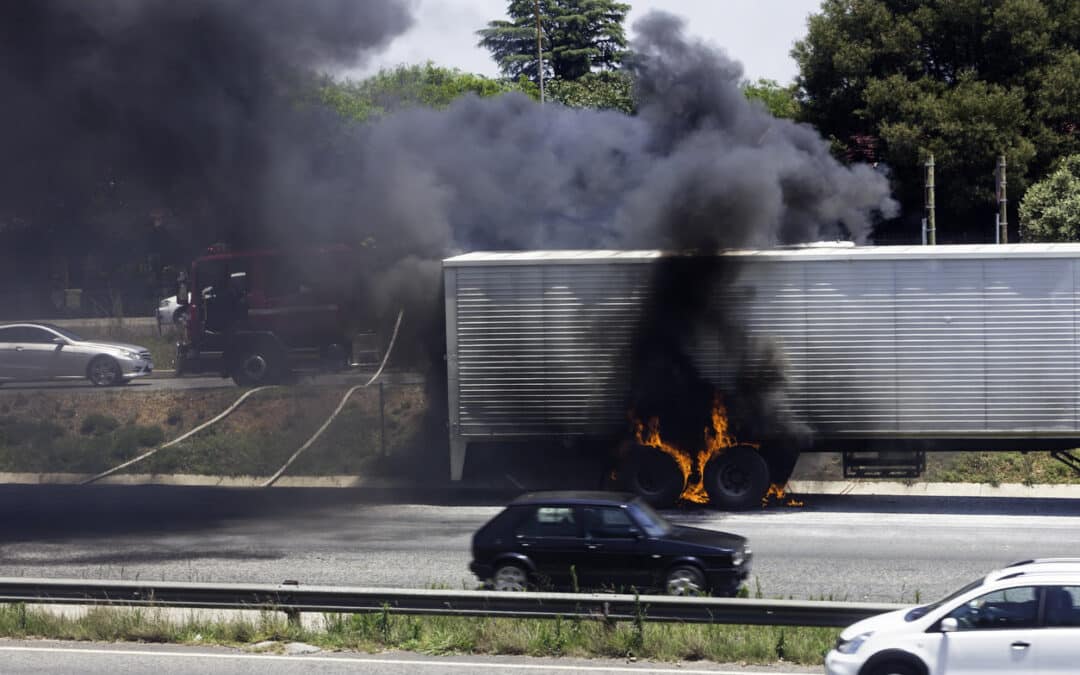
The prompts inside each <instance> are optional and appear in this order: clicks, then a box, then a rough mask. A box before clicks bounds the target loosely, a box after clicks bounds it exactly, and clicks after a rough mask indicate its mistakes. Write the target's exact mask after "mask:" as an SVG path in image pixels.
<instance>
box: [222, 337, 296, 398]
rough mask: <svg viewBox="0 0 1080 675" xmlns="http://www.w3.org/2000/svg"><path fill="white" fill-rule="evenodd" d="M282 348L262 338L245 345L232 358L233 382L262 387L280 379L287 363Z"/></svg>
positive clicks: (245, 385) (244, 385) (243, 385)
mask: <svg viewBox="0 0 1080 675" xmlns="http://www.w3.org/2000/svg"><path fill="white" fill-rule="evenodd" d="M284 362H285V359H284V355H283V354H281V350H280V349H278V348H277V347H276V346H275V345H272V344H270V343H269V341H266V340H262V341H258V342H254V343H252V344H248V345H244V346H243V347H241V348H240V349H238V350H237V351H236V356H235V358H234V359H233V360H232V378H233V382H236V384H238V385H240V386H241V387H260V386H263V385H266V384H275V383H277V382H278V381H280V379H281V376H282V373H283V368H284V365H285V363H284Z"/></svg>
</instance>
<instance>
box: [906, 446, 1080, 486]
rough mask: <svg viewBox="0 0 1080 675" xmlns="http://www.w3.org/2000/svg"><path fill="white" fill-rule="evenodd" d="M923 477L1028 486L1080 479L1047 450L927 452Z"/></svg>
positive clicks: (937, 480)
mask: <svg viewBox="0 0 1080 675" xmlns="http://www.w3.org/2000/svg"><path fill="white" fill-rule="evenodd" d="M921 480H924V481H927V482H941V483H983V484H987V485H993V486H997V485H1000V484H1002V483H1021V484H1024V485H1043V484H1065V483H1077V482H1080V476H1078V475H1077V474H1076V472H1074V471H1073V470H1072V469H1070V468H1069V467H1067V466H1065V465H1064V464H1062V463H1061V462H1059V461H1057V460H1056V459H1054V458H1053V457H1051V456H1050V454H1049V453H1047V452H1028V453H1020V452H956V453H943V454H940V455H936V456H935V455H932V454H928V455H927V467H926V473H924V474H923V477H922V479H921Z"/></svg>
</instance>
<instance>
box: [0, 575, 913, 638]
mask: <svg viewBox="0 0 1080 675" xmlns="http://www.w3.org/2000/svg"><path fill="white" fill-rule="evenodd" d="M0 602H6V603H13V602H21V603H41V604H78V605H112V606H137V607H167V608H190V609H228V610H237V609H247V610H251V609H255V610H260V609H261V610H271V611H280V612H285V613H286V614H288V615H289V616H290V618H291V619H293V620H299V615H300V614H301V613H305V612H318V613H344V614H360V613H370V612H384V611H385V612H389V613H393V614H413V615H440V616H477V617H505V618H519V619H554V618H556V617H563V618H572V617H580V618H588V619H599V620H606V621H628V620H634V619H637V618H641V619H644V620H646V621H673V622H684V623H718V624H720V623H722V624H747V625H768V626H832V627H842V626H847V625H849V624H851V623H854V622H856V621H859V620H861V619H865V618H867V617H871V616H874V615H876V614H882V613H884V612H889V611H893V610H896V609H899V608H901V607H902V606H901V605H892V604H877V603H861V602H823V601H806V600H759V599H738V598H701V597H674V596H666V595H661V596H654V595H642V596H635V595H621V594H609V593H508V592H498V591H447V590H410V589H388V588H361V587H343V586H304V585H301V584H298V583H293V582H286V583H283V584H279V585H273V584H201V583H192V582H159V583H149V582H142V581H95V580H82V579H30V578H10V577H9V578H0Z"/></svg>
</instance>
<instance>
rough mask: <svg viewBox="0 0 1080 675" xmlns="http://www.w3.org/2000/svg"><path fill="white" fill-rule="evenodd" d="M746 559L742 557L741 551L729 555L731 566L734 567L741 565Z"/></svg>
mask: <svg viewBox="0 0 1080 675" xmlns="http://www.w3.org/2000/svg"><path fill="white" fill-rule="evenodd" d="M745 560H746V558H745V557H744V556H743V552H742V551H735V552H734V553H732V554H731V564H732V565H734V566H735V567H738V566H739V565H742V564H743V562H744V561H745Z"/></svg>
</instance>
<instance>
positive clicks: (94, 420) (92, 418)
mask: <svg viewBox="0 0 1080 675" xmlns="http://www.w3.org/2000/svg"><path fill="white" fill-rule="evenodd" d="M119 426H120V422H118V421H117V420H116V418H115V417H110V416H108V415H102V414H100V413H92V414H90V415H87V416H86V417H85V418H84V419H83V421H82V424H81V425H79V431H80V432H82V433H84V434H87V435H91V434H92V435H94V436H101V435H102V434H107V433H110V432H112V431H115V430H116V428H117V427H119Z"/></svg>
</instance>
